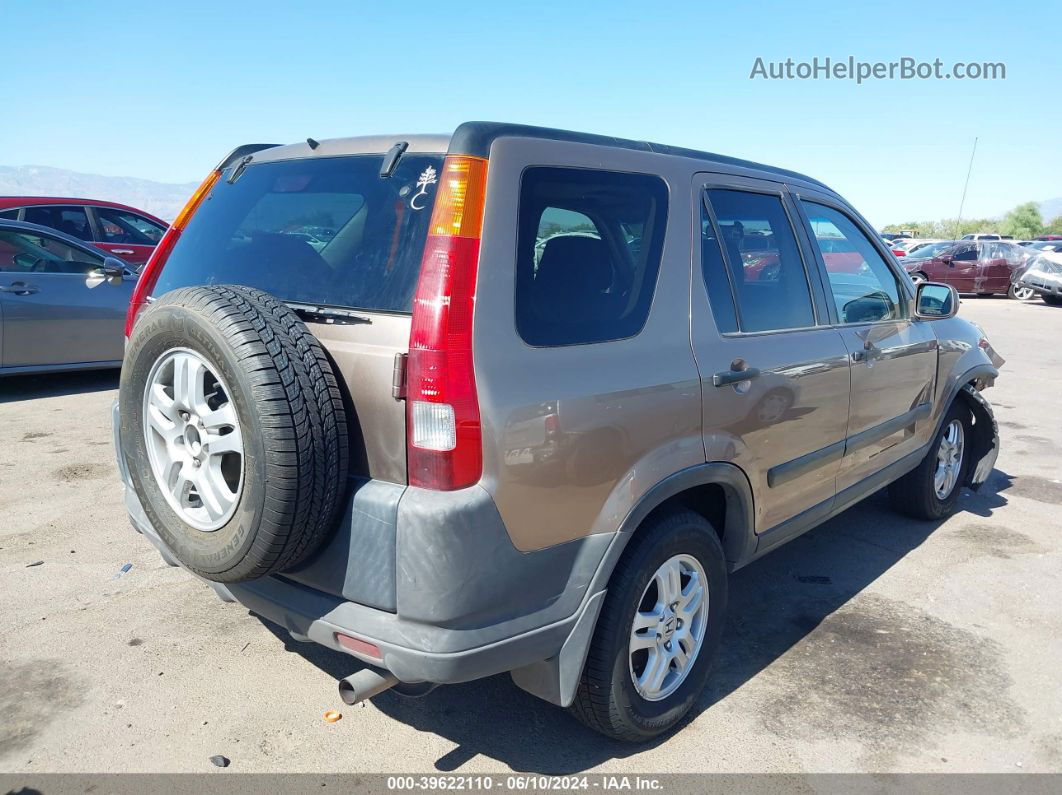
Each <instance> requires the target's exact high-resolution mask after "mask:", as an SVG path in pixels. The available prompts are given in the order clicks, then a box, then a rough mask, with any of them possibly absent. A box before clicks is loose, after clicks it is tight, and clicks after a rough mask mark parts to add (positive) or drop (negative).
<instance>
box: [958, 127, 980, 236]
mask: <svg viewBox="0 0 1062 795" xmlns="http://www.w3.org/2000/svg"><path fill="white" fill-rule="evenodd" d="M976 154H977V138H974V145H973V151H972V152H970V166H969V168H967V169H966V184H964V185H963V186H962V199H960V200H959V217H958V218H956V219H955V239H956V240H958V239H959V238H960V237H962V235H961V232H962V208H963V205H965V204H966V189H967V188H969V187H970V173H971V172H972V171H973V161H974V155H976Z"/></svg>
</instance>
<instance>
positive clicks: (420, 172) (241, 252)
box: [154, 155, 442, 312]
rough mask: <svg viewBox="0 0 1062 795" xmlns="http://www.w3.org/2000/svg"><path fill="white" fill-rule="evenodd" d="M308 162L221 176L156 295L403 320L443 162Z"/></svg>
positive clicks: (415, 158)
mask: <svg viewBox="0 0 1062 795" xmlns="http://www.w3.org/2000/svg"><path fill="white" fill-rule="evenodd" d="M382 162H383V156H382V155H358V156H354V157H331V158H308V159H303V160H286V161H280V162H273V163H261V164H258V165H254V164H252V165H250V166H248V167H247V168H246V170H245V171H244V172H243V173H242V174H240V175H238V176H237V179H236V180H235V182H234V183H233V184H229V179H230V178H231V176H232V173H233V172H232V170H231V169H229V170H227V171H226V172H225V173H224V174H223V175H222V178H221V179H220V180H219V181H218V184H217V185H216V186H215V187H214V189H213V190H212V191H211V193H210V196H209V197H208V199H207V200H206V201H204V202H203V204H202V205H201V206H200V208H199V210H198V211H197V212H196V213H195V215H194V216H192V218H191V220H190V221H189V223H188V226H187V227H186V228H185V230H184V231H183V232H182V233H181V236H180V237H179V238H178V240H177V244H176V245H175V247H174V249H173V253H172V254H171V255H170V257H169V259H168V260H167V262H166V266H165V268H164V269H163V272H162V274H161V276H160V277H159V281H158V283H157V285H156V287H155V290H154V293H155V295H162V294H163V293H165V292H168V291H169V290H173V289H176V288H178V287H187V286H191V285H197V284H244V285H248V286H251V287H257V288H259V289H262V290H266V291H267V292H270V293H272V294H273V295H275V296H276V297H277V298H280V299H281V300H285V301H293V302H300V303H310V304H321V305H327V306H340V307H350V308H353V309H366V310H374V311H383V312H409V311H411V308H412V300H413V291H414V289H415V288H416V283H417V277H418V275H419V272H420V257H421V254H422V251H423V248H424V240H425V237H426V236H427V230H428V221H429V218H430V216H431V210H432V206H433V203H434V199H435V188H436V187H437V180H438V176H437V175H438V173H439V171H440V170H441V168H442V156H441V155H406V156H405V157H403V158H402V159H401V160H400V161H399V162H398V166H397V167H396V168H395V170H394V173H393V174H392V175H391V176H390V177H389V178H381V177H380V173H379V172H380V165H381V164H382Z"/></svg>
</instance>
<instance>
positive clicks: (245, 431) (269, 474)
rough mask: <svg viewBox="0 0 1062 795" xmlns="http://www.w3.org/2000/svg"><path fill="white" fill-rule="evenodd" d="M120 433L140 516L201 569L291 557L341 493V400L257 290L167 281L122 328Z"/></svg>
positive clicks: (311, 348) (331, 379)
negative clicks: (125, 337)
mask: <svg viewBox="0 0 1062 795" xmlns="http://www.w3.org/2000/svg"><path fill="white" fill-rule="evenodd" d="M119 403H120V409H121V444H122V454H123V455H124V457H125V461H126V464H127V466H128V470H129V474H130V477H131V479H132V482H133V488H134V490H135V491H136V494H137V496H138V497H139V498H140V502H141V504H142V505H143V507H144V511H145V512H146V513H147V516H148V519H149V520H150V521H151V524H152V526H153V527H154V528H155V530H156V531H157V532H158V534H159V536H160V538H161V539H162V541H163V543H164V544H165V545H166V547H167V548H168V549H169V550H170V552H171V553H172V554H173V556H174V557H175V558H177V560H179V561H180V562H181V563H182V564H183V565H185V566H186V567H188V568H189V569H191V570H192V571H194V572H195V573H197V574H199V575H200V576H202V577H205V578H206V579H208V580H213V581H215V582H238V581H242V580H252V579H255V578H258V577H264V576H266V575H268V574H272V573H274V572H278V571H283V570H285V569H289V568H292V567H293V566H295V565H297V564H298V563H300V562H301V561H304V560H306V559H307V558H308V557H309V556H310V555H311V554H312V553H314V552H316V551H317V550H318V549H319V548H320V546H321V544H322V543H323V542H324V540H325V537H326V535H327V534H328V533H329V531H330V530H331V528H332V526H333V523H334V521H335V519H336V515H337V513H338V511H339V509H340V507H341V503H342V500H343V498H344V496H345V491H346V489H345V486H346V479H347V460H348V455H347V424H346V416H345V412H344V408H343V399H342V395H341V394H340V391H339V387H338V385H337V382H336V378H335V374H334V373H333V372H332V367H331V364H330V363H329V361H328V358H327V356H326V355H325V353H324V350H323V349H322V348H321V345H320V343H318V342H317V340H316V338H315V337H314V336H313V335H312V334H311V333H310V331H309V329H307V328H306V326H305V324H304V323H303V322H302V321H301V320H300V319H299V318H298V316H297V315H296V314H295V313H294V312H293V311H292V310H291V309H290V308H289V307H287V306H286V305H285V304H283V303H281V302H280V301H278V300H276V299H275V298H273V297H272V296H270V295H269V294H268V293H264V292H262V291H260V290H254V289H251V288H249V287H240V286H232V285H211V286H205V287H188V288H183V289H180V290H174V291H173V292H170V293H167V294H166V295H164V296H162V297H161V298H160V299H159V300H157V301H155V302H154V303H152V304H151V306H149V307H148V308H147V309H146V310H144V312H143V313H142V315H141V316H140V318H139V320H138V321H137V324H136V326H135V327H134V329H133V332H132V335H131V337H130V339H129V343H128V346H127V348H126V353H125V363H124V365H123V367H122V378H121V386H120V390H119Z"/></svg>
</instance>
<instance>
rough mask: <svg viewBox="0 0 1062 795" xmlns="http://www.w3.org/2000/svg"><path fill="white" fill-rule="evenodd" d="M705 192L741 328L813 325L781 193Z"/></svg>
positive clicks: (804, 276)
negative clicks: (713, 216)
mask: <svg viewBox="0 0 1062 795" xmlns="http://www.w3.org/2000/svg"><path fill="white" fill-rule="evenodd" d="M707 195H708V201H709V203H710V204H711V206H712V209H713V210H714V212H715V220H716V221H717V223H718V228H719V235H720V237H721V238H722V243H723V250H724V251H725V254H726V261H727V266H728V270H729V273H730V281H731V283H732V285H733V291H734V297H735V298H736V299H737V309H738V318H737V321H738V324H739V326H740V329H741V331H743V332H759V331H777V330H781V329H795V328H805V327H808V326H814V325H815V311H814V309H813V308H812V303H811V288H810V286H809V284H808V276H807V271H806V270H805V269H804V261H803V259H802V258H801V256H800V249H799V248H798V246H797V242H796V236H795V235H794V233H793V227H792V226H791V224H790V223H789V218H788V216H787V215H786V212H785V208H784V207H783V205H782V200H781V198H780V197H779V196H775V195H773V194H766V193H753V192H750V191H742V190H729V189H714V188H713V189H709V190H708V191H707ZM709 295H711V286H710V289H709ZM712 306H713V309H714V308H715V306H716V304H715V303H713V304H712Z"/></svg>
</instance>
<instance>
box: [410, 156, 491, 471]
mask: <svg viewBox="0 0 1062 795" xmlns="http://www.w3.org/2000/svg"><path fill="white" fill-rule="evenodd" d="M486 187H487V161H486V160H483V159H480V158H477V157H455V156H451V157H447V158H446V159H445V160H444V161H443V166H442V175H441V178H440V180H439V191H438V194H437V195H436V198H435V208H434V210H433V211H432V214H431V225H430V226H429V232H428V239H427V241H426V242H425V245H424V256H423V259H422V261H421V266H420V279H419V281H418V282H417V292H416V295H415V296H414V298H413V322H412V325H411V328H410V334H409V359H408V361H407V373H406V385H407V386H406V422H407V456H408V467H409V483H410V485H413V486H420V487H421V488H426V489H437V490H442V491H450V490H453V489H460V488H464V487H466V486H471V485H472V484H474V483H476V482H477V481H478V480H479V478H480V475H481V474H482V471H483V442H482V435H481V432H480V420H479V400H478V398H477V396H476V377H475V373H474V371H473V368H472V314H473V309H474V305H475V295H476V273H477V270H478V268H479V239H480V231H481V229H482V226H483V200H484V194H485V193H486Z"/></svg>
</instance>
